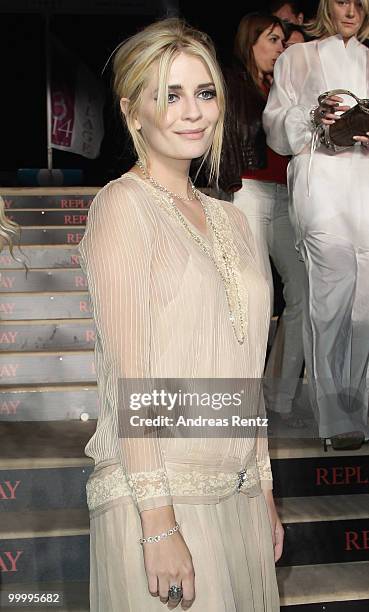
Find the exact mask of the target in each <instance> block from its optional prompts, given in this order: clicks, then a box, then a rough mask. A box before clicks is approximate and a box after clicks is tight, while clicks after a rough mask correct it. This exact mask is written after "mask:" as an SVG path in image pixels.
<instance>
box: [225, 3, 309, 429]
mask: <svg viewBox="0 0 369 612" xmlns="http://www.w3.org/2000/svg"><path fill="white" fill-rule="evenodd" d="M285 37H286V28H285V24H284V23H283V22H282V21H281V20H280V19H279V18H278V17H275V16H273V15H267V14H261V13H253V14H249V15H246V16H245V17H243V18H242V20H241V21H240V24H239V26H238V30H237V34H236V37H235V44H234V55H235V63H234V67H233V68H232V69H231V70H228V71H226V82H227V89H228V112H227V122H226V129H225V138H224V145H223V154H222V160H223V162H222V164H221V170H220V182H219V184H220V187H221V189H222V190H224V191H226V192H227V193H233V203H234V205H235V206H236V207H237V208H239V209H240V210H242V212H243V213H244V214H245V215H246V217H247V219H248V222H249V225H250V228H251V231H252V233H253V236H254V240H255V247H256V254H257V258H258V263H259V266H260V269H261V270H262V271H263V275H264V277H265V279H266V280H267V282H268V285H269V291H270V302H271V308H272V307H273V295H274V288H273V277H272V271H271V265H270V260H269V255H270V256H271V258H272V260H273V263H274V265H275V267H276V269H277V271H278V272H279V274H280V276H281V278H282V282H283V296H284V300H285V303H286V306H285V309H284V312H283V315H282V317H281V318H280V321H279V325H278V328H277V333H276V335H275V338H274V341H273V345H272V348H271V352H270V355H269V359H268V362H267V365H266V370H265V381H264V382H265V400H266V406H267V408H268V410H270V411H273V414H274V417H275V418H276V420H279V419H282V420H283V421H284V422H285V423H287V424H288V425H290V426H292V427H301V426H303V425H304V422H303V421H302V419H301V418H299V417H297V416H296V414H294V413H293V412H292V405H293V400H294V398H295V395H296V391H297V387H298V382H299V377H300V373H301V370H302V366H303V361H304V355H303V343H302V293H303V279H304V274H305V271H304V266H303V264H302V263H301V261H299V259H298V254H297V252H296V249H295V244H294V233H293V229H292V226H291V222H290V219H289V214H288V192H287V185H286V183H287V164H288V161H289V160H288V158H287V157H284V156H281V155H278V154H276V153H275V152H274V151H272V149H270V148H269V147H267V144H266V136H265V132H264V130H263V126H262V114H263V110H264V107H265V104H266V102H267V98H268V92H269V87H270V81H271V79H272V75H273V69H274V64H275V62H276V61H277V59H278V57H279V56H280V55H281V54H282V53H283V50H284V46H283V45H284V41H285ZM278 417H279V418H278Z"/></svg>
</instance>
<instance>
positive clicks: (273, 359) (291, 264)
mask: <svg viewBox="0 0 369 612" xmlns="http://www.w3.org/2000/svg"><path fill="white" fill-rule="evenodd" d="M233 202H234V204H235V205H236V206H237V207H238V208H239V209H240V210H242V212H243V213H244V214H245V215H246V217H247V220H248V222H249V225H250V229H251V231H252V233H253V236H254V240H255V246H256V256H257V259H258V263H259V266H260V269H261V271H262V273H263V274H264V276H265V278H266V280H267V281H268V284H269V288H270V300H271V306H272V308H271V312H273V296H274V290H273V277H272V271H271V267H270V261H269V255H270V256H271V258H272V260H273V263H274V265H275V267H276V269H277V270H278V273H279V274H280V276H281V278H282V282H283V297H284V300H285V302H286V306H285V309H284V311H283V315H282V317H281V319H280V321H279V325H278V329H277V333H276V335H275V337H274V341H273V346H272V349H271V352H270V355H269V359H268V363H267V366H266V371H265V381H264V395H265V401H266V404H267V407H268V408H269V409H270V410H274V411H276V412H284V413H288V412H291V410H292V402H293V399H294V397H295V394H296V389H297V385H298V383H299V376H300V372H301V369H302V365H303V360H304V351H303V341H302V308H303V287H304V277H305V275H306V273H305V269H304V264H303V263H302V262H301V261H300V260H299V257H298V253H297V251H296V248H295V236H294V231H293V228H292V225H291V222H290V219H289V213H288V192H287V187H286V186H285V185H280V184H278V183H272V182H267V181H256V180H253V179H243V180H242V188H241V189H240V190H239V191H237V192H236V193H235V194H234V200H233Z"/></svg>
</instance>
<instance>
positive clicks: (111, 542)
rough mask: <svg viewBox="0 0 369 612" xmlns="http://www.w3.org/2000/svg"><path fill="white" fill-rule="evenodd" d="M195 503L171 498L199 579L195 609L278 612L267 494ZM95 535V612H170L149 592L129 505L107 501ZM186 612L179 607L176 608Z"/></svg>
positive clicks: (94, 520)
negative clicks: (176, 500) (179, 501)
mask: <svg viewBox="0 0 369 612" xmlns="http://www.w3.org/2000/svg"><path fill="white" fill-rule="evenodd" d="M108 469H109V468H108ZM103 471H105V468H104V470H101V472H103ZM182 499H183V498H182ZM192 501H194V500H193V498H192V499H191V502H192ZM195 501H196V502H197V503H176V502H175V498H173V506H174V511H175V516H176V519H177V521H178V523H179V524H180V526H181V533H182V535H183V537H184V540H185V542H186V544H187V546H188V548H189V550H190V552H191V555H192V560H193V565H194V569H195V574H196V575H195V591H196V598H195V600H194V602H193V604H192V606H191V607H190V608H189V610H190V611H191V612H278V611H279V610H280V606H279V595H278V588H277V581H276V573H275V564H274V554H273V546H272V538H271V530H270V523H269V517H268V512H267V507H266V503H265V499H264V495H263V494H262V493H260V494H258V495H256V496H253V497H251V496H249V495H247V494H244V493H242V492H240V493H237V492H236V493H234V494H232V495H230V496H229V497H227V498H226V499H222V500H220V501H218V502H217V503H199V502H201V499H198V500H195ZM90 528H91V532H90V533H91V536H90V537H91V544H90V552H91V561H90V562H91V565H90V610H91V612H144V611H145V612H146V611H147V612H163V611H165V610H168V607H167V605H165V604H163V603H161V601H160V599H159V597H153V596H152V595H151V594H150V593H149V590H148V586H147V578H146V573H145V567H144V561H143V552H142V547H141V545H140V544H139V543H138V540H139V538H140V537H142V529H141V522H140V518H139V514H138V511H137V508H136V506H135V505H134V503H133V502H132V500H131V498H129V497H127V496H123V497H120V498H118V499H113V500H110V501H107V502H106V503H104V504H103V505H101V506H100V507H99V508H98V509H97V510H93V511H92V512H90ZM153 546H155V544H153ZM181 609H182V608H181V604H179V605H178V606H177V607H176V608H175V610H181Z"/></svg>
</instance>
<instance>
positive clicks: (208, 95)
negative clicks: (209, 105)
mask: <svg viewBox="0 0 369 612" xmlns="http://www.w3.org/2000/svg"><path fill="white" fill-rule="evenodd" d="M216 95H217V94H216V91H215V89H204V91H200V93H199V96H200V97H201V99H202V100H211V99H212V98H215V97H216Z"/></svg>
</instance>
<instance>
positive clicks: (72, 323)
mask: <svg viewBox="0 0 369 612" xmlns="http://www.w3.org/2000/svg"><path fill="white" fill-rule="evenodd" d="M94 346H95V326H94V322H93V320H92V319H85V320H83V321H81V320H79V319H62V320H60V319H56V320H55V319H54V320H43V321H37V320H36V321H27V322H17V323H13V322H2V323H1V328H0V352H7V351H45V350H54V351H70V350H76V349H77V350H86V349H89V350H93V349H94Z"/></svg>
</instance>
